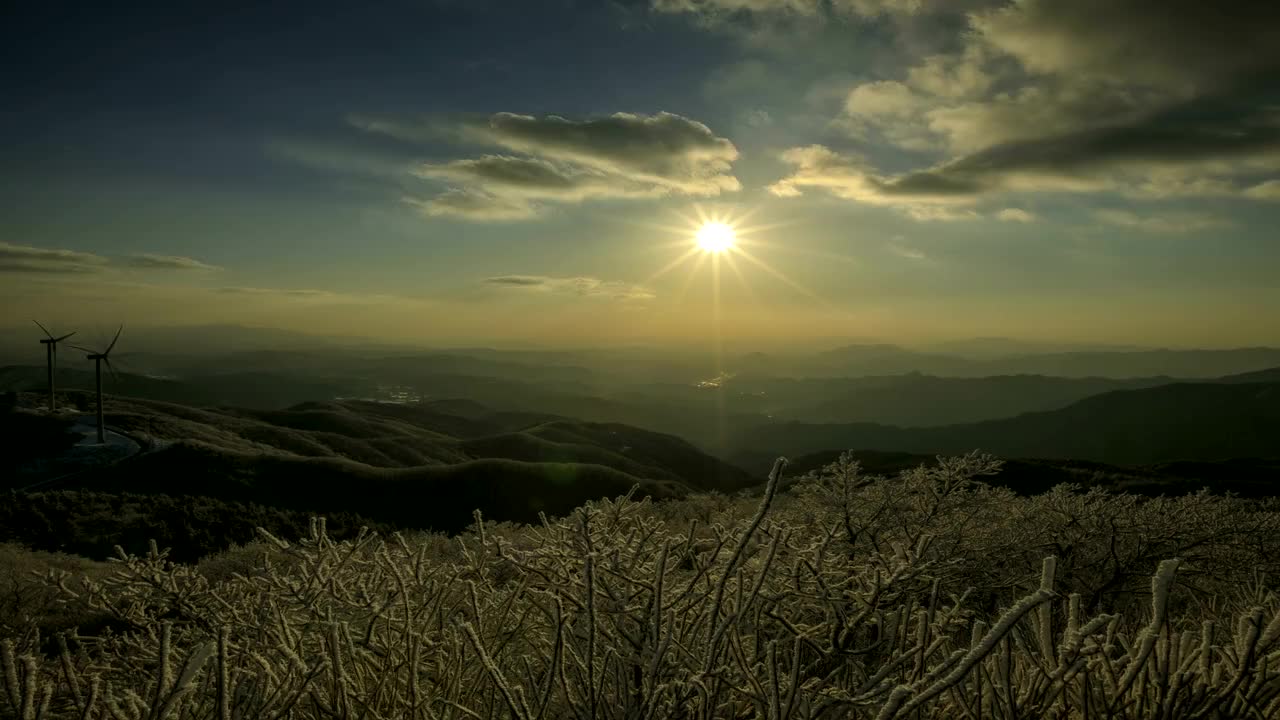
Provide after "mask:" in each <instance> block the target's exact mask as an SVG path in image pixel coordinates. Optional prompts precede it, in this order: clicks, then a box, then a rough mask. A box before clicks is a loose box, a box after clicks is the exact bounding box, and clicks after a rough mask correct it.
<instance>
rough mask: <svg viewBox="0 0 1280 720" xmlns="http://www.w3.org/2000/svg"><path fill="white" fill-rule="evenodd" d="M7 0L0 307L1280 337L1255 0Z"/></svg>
mask: <svg viewBox="0 0 1280 720" xmlns="http://www.w3.org/2000/svg"><path fill="white" fill-rule="evenodd" d="M0 12H3V15H2V16H0V82H2V83H3V88H4V98H5V99H4V102H3V103H2V104H0V134H2V135H3V137H4V142H3V143H0V326H17V325H20V324H24V323H25V324H29V321H30V319H32V318H35V319H40V320H41V321H42V322H44V323H46V324H47V325H52V326H57V327H60V328H61V327H70V328H77V327H95V326H97V327H104V326H114V325H116V324H117V323H125V324H126V325H132V326H139V325H200V324H211V323H218V324H225V323H231V324H244V325H253V326H270V327H281V328H286V329H290V330H297V331H302V332H311V333H321V334H341V335H357V336H368V337H377V338H383V339H397V340H404V341H413V342H432V343H437V344H474V343H484V344H490V345H503V344H508V343H509V344H529V343H534V344H545V345H571V346H575V347H582V346H604V345H620V344H621V345H625V344H679V345H688V346H698V345H700V344H703V343H736V344H739V345H745V346H750V345H753V344H754V345H759V346H761V347H765V346H769V347H773V346H778V345H794V344H804V343H810V342H816V341H817V340H818V339H823V341H826V340H827V339H832V338H837V339H838V338H849V339H856V340H870V339H874V340H877V341H883V342H899V343H904V344H912V343H923V342H930V341H935V340H947V339H955V338H963V337H971V336H1002V337H1013V338H1021V339H1029V340H1052V341H1063V340H1070V341H1078V342H1111V343H1121V344H1141V345H1159V346H1166V347H1191V346H1197V347H1227V346H1246V345H1249V346H1252V345H1266V344H1271V345H1280V236H1278V235H1277V230H1276V228H1277V227H1280V5H1277V4H1276V3H1275V2H1263V1H1253V0H1240V1H1237V2H1229V1H1226V0H1224V2H1219V3H1206V2H1201V1H1192V0H1164V1H1163V2H1160V3H1154V2H1150V1H1149V0H1072V2H1057V1H1051V0H613V1H598V2H587V1H585V0H524V1H521V2H506V1H504V0H412V1H410V0H403V1H402V0H391V1H388V2H368V3H331V2H324V1H317V0H312V1H311V2H307V3H300V2H290V1H282V2H271V3H258V2H220V3H199V4H197V3H181V2H179V3H172V2H169V3H92V4H90V3H85V4H74V3H61V2H50V3H21V4H19V5H17V6H15V7H14V8H11V9H6V10H4V11H0ZM707 222H720V223H725V224H728V225H730V226H732V227H733V228H735V231H736V234H737V237H736V245H735V247H734V248H733V249H732V250H731V251H730V252H726V253H723V254H711V253H706V252H702V251H700V250H698V248H697V246H696V243H695V237H696V235H697V232H698V229H699V227H700V226H701V225H703V224H705V223H707Z"/></svg>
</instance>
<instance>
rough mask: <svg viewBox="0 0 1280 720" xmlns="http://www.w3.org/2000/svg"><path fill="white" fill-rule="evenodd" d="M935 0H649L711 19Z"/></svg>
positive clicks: (914, 8)
mask: <svg viewBox="0 0 1280 720" xmlns="http://www.w3.org/2000/svg"><path fill="white" fill-rule="evenodd" d="M937 3H938V0H652V2H651V7H652V8H653V9H654V10H656V11H658V12H666V13H693V14H697V15H700V16H703V17H705V18H708V19H715V18H718V17H723V16H725V15H732V14H735V13H759V14H790V15H801V16H809V17H847V16H862V17H875V16H877V15H882V14H912V13H917V12H920V11H921V10H922V9H924V8H925V7H926V6H928V5H931V4H937Z"/></svg>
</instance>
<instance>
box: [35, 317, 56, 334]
mask: <svg viewBox="0 0 1280 720" xmlns="http://www.w3.org/2000/svg"><path fill="white" fill-rule="evenodd" d="M31 322H33V323H35V324H37V325H40V321H39V320H32V321H31ZM40 329H41V330H43V331H44V334H45V335H48V336H49V337H50V338H52V337H53V333H51V332H49V328H47V327H45V326H43V325H40Z"/></svg>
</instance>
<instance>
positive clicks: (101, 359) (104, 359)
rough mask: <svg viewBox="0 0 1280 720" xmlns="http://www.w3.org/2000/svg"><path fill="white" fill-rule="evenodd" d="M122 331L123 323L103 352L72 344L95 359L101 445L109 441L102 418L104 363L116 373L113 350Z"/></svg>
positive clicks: (94, 373)
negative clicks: (113, 364)
mask: <svg viewBox="0 0 1280 720" xmlns="http://www.w3.org/2000/svg"><path fill="white" fill-rule="evenodd" d="M122 332H124V325H121V326H120V329H119V330H116V336H115V337H114V338H112V339H111V344H110V345H108V346H107V349H106V350H103V351H102V352H94V351H92V350H90V349H89V348H82V347H79V346H76V345H73V346H72V347H74V348H75V349H77V350H83V351H84V352H87V353H89V354H88V355H87V356H86V357H87V358H88V359H89V360H92V361H93V379H94V385H95V387H96V388H97V390H98V444H99V445H101V444H103V443H105V442H106V441H107V431H106V426H105V425H104V424H103V420H102V364H103V363H106V364H107V370H110V371H111V373H112V374H113V375H114V374H115V370H114V369H112V367H111V350H112V348H114V347H115V346H116V341H118V340H119V339H120V333H122Z"/></svg>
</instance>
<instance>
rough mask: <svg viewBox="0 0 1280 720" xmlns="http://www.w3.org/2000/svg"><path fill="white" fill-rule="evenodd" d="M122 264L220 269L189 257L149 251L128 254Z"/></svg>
mask: <svg viewBox="0 0 1280 720" xmlns="http://www.w3.org/2000/svg"><path fill="white" fill-rule="evenodd" d="M124 264H126V265H129V266H131V267H136V268H143V269H146V270H221V269H222V268H220V267H218V266H216V265H209V264H208V263H202V262H200V261H199V260H195V259H192V258H189V257H182V256H179V255H152V254H150V253H142V254H139V255H130V256H128V257H126V258H125V259H124Z"/></svg>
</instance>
